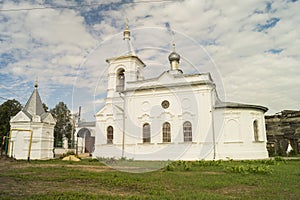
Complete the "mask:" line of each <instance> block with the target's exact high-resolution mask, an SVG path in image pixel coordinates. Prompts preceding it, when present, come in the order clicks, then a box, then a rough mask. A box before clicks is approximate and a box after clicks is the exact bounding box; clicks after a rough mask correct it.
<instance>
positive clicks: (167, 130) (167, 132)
mask: <svg viewBox="0 0 300 200" xmlns="http://www.w3.org/2000/svg"><path fill="white" fill-rule="evenodd" d="M162 132H163V142H171V125H170V123H169V122H165V123H164V124H163V128H162Z"/></svg>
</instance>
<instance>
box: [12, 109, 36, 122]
mask: <svg viewBox="0 0 300 200" xmlns="http://www.w3.org/2000/svg"><path fill="white" fill-rule="evenodd" d="M30 121H31V118H30V117H29V116H28V115H27V114H25V112H23V111H22V110H21V111H20V112H18V114H16V115H15V116H14V117H12V118H11V120H10V122H11V123H13V122H30Z"/></svg>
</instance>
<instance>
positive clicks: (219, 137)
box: [93, 30, 268, 160]
mask: <svg viewBox="0 0 300 200" xmlns="http://www.w3.org/2000/svg"><path fill="white" fill-rule="evenodd" d="M126 31H128V30H125V31H124V40H125V42H127V43H129V44H130V38H129V37H128V36H127V37H126ZM131 48H132V46H131V45H130V46H129V49H130V51H129V53H128V54H127V55H122V56H120V57H116V58H111V59H108V60H107V62H108V64H109V69H108V89H107V98H106V104H105V106H104V107H103V108H102V109H101V110H100V111H99V112H98V113H97V114H96V141H95V151H94V153H93V157H116V158H120V157H126V158H133V159H135V160H178V159H180V160H202V159H205V160H213V159H264V158H268V152H267V149H266V132H265V123H264V113H265V112H266V111H267V108H265V107H262V106H254V105H245V104H236V103H226V102H221V101H220V100H219V99H218V96H217V93H216V89H215V84H214V82H213V80H212V79H211V76H210V74H192V75H187V74H184V73H182V71H181V70H180V69H179V61H180V56H179V55H178V54H177V53H176V52H175V51H173V52H172V53H171V54H170V55H169V61H170V70H168V71H166V72H162V74H161V75H160V76H159V77H157V78H154V79H148V80H145V79H144V78H143V75H142V70H143V68H144V67H145V64H144V63H143V62H142V61H141V60H140V59H139V58H138V57H137V56H136V55H135V54H134V53H132V52H134V51H133V50H132V49H131Z"/></svg>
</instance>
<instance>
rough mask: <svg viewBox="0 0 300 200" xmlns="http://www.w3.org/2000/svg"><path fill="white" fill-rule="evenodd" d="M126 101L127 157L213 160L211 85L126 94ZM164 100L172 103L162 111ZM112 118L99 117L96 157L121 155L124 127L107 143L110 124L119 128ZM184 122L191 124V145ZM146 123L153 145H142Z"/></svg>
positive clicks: (125, 153) (125, 152)
mask: <svg viewBox="0 0 300 200" xmlns="http://www.w3.org/2000/svg"><path fill="white" fill-rule="evenodd" d="M125 99H126V105H125V108H126V109H125V110H126V116H125V118H126V127H125V128H126V135H125V145H124V146H125V151H124V156H125V157H127V158H134V159H142V160H146V159H148V160H152V159H154V160H157V159H161V160H168V159H180V158H181V159H185V160H195V159H212V156H213V144H212V133H211V132H212V127H211V89H210V88H209V87H208V86H200V87H193V88H191V87H190V86H189V87H187V88H171V89H170V88H167V89H161V90H159V89H155V90H146V91H135V92H132V93H127V95H126V97H125ZM163 100H168V101H169V102H170V106H169V108H167V109H164V108H162V106H161V103H162V101H163ZM100 118H101V119H100ZM113 119H114V118H113V117H112V116H111V117H110V118H108V117H105V116H102V117H97V130H99V133H100V134H97V135H99V136H100V137H96V150H95V153H94V156H95V157H97V156H98V157H99V156H100V157H121V155H122V141H120V138H122V130H121V129H122V128H114V130H116V129H118V130H116V131H115V132H114V140H115V139H116V141H115V142H114V145H109V144H106V132H105V130H106V127H107V126H108V124H114V126H117V127H118V120H113ZM185 121H190V122H191V123H192V138H193V140H192V142H184V137H183V123H184V122H185ZM164 122H169V123H170V125H171V142H170V143H163V139H162V124H163V123H164ZM144 123H149V124H150V129H151V142H150V143H143V138H142V137H143V124H144ZM100 129H101V130H100ZM117 138H119V140H118V139H117ZM117 141H118V142H117ZM100 144H101V145H100Z"/></svg>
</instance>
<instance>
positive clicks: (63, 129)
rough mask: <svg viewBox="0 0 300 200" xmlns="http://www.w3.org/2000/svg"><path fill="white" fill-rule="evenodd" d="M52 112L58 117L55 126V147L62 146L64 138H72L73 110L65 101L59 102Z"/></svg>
mask: <svg viewBox="0 0 300 200" xmlns="http://www.w3.org/2000/svg"><path fill="white" fill-rule="evenodd" d="M50 113H51V114H52V115H53V117H54V118H55V119H56V125H55V127H54V140H55V143H54V145H55V147H61V146H62V141H63V138H64V137H66V138H68V140H69V141H70V140H71V137H72V134H71V132H72V121H71V112H70V110H69V109H68V107H67V105H66V104H65V103H64V102H59V103H58V104H57V105H56V106H55V108H53V109H51V110H50Z"/></svg>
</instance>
